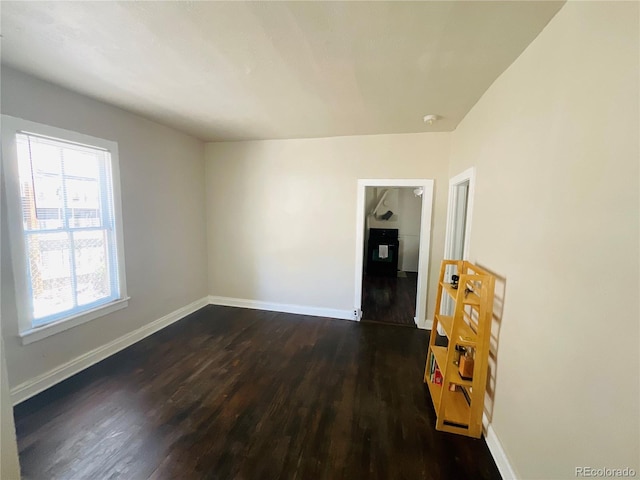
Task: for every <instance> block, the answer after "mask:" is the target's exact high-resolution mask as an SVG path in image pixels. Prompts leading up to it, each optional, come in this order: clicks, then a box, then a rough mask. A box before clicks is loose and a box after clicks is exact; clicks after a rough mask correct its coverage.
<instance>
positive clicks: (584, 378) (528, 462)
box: [450, 1, 640, 480]
mask: <svg viewBox="0 0 640 480" xmlns="http://www.w3.org/2000/svg"><path fill="white" fill-rule="evenodd" d="M638 7H639V4H638V3H637V2H572V1H570V2H568V3H567V4H566V5H565V6H564V7H563V8H562V10H561V11H560V12H559V13H558V14H557V16H556V17H555V18H554V19H553V20H551V22H550V23H549V25H548V26H547V27H546V29H545V30H544V31H543V32H542V33H541V34H540V35H539V37H538V38H537V39H536V40H535V41H534V42H533V43H532V44H531V45H530V46H529V47H528V48H527V49H526V50H525V52H524V53H523V54H522V55H521V56H520V58H518V59H517V60H516V61H515V62H514V63H513V65H512V66H511V67H510V68H509V69H508V70H507V71H506V72H505V73H504V74H503V75H502V76H501V77H500V78H499V79H498V80H497V81H496V82H495V83H494V84H493V85H492V86H491V88H489V90H488V91H487V92H486V93H485V94H484V96H483V97H482V99H481V100H480V101H479V102H478V103H477V104H476V106H475V107H474V108H473V109H472V110H471V112H470V113H469V114H468V115H467V117H466V118H465V119H464V121H463V122H462V123H461V124H460V126H459V127H458V129H457V130H456V132H455V133H454V135H453V141H452V152H451V167H450V174H451V175H454V174H457V173H459V172H461V171H463V170H464V169H466V168H467V167H470V166H476V167H477V184H476V195H475V205H474V213H473V215H474V218H473V226H472V231H471V260H473V261H476V262H478V263H479V264H481V265H483V266H485V267H487V268H489V269H490V270H493V271H494V272H495V273H496V274H498V275H499V276H500V277H501V279H499V282H498V284H499V291H498V298H497V304H496V307H497V308H496V313H497V315H498V317H499V318H500V319H501V324H500V330H499V337H498V341H499V348H498V357H497V369H496V370H495V371H494V372H492V376H493V378H494V381H495V384H494V385H492V389H495V392H494V394H493V397H494V402H493V404H491V403H490V404H489V409H490V410H489V412H488V414H489V417H490V418H491V420H492V423H493V428H494V430H495V432H496V433H497V435H498V437H499V439H500V441H501V443H502V445H503V447H504V449H505V451H506V454H507V456H508V458H509V459H510V461H511V463H512V466H513V467H514V469H515V471H516V473H517V475H518V477H519V478H523V479H554V480H557V479H568V478H575V467H577V466H591V467H625V466H629V467H631V468H634V469H635V470H636V472H638V471H640V465H639V462H638V452H640V445H639V442H638V427H639V422H640V419H639V415H638V414H639V412H638V404H639V388H638V378H639V377H640V372H639V357H638V338H639V331H638V318H639V316H640V312H639V306H638V291H639V280H638V265H639V258H638V240H639V234H638V223H639V217H640V215H639V210H638V205H639V184H638V183H639V182H638V176H639V162H638V159H639V138H638V137H639V131H640V124H639V120H638V106H639V96H638V85H639V74H638V70H639V65H638V62H639V46H638V44H639V42H638V38H639V31H638V18H639V12H638Z"/></svg>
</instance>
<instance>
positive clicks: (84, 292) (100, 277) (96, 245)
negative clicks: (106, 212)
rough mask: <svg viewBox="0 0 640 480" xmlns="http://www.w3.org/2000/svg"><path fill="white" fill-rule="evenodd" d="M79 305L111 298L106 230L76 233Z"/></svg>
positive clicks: (74, 235) (74, 236) (74, 238)
mask: <svg viewBox="0 0 640 480" xmlns="http://www.w3.org/2000/svg"><path fill="white" fill-rule="evenodd" d="M73 242H74V247H75V263H76V280H77V286H76V288H77V292H78V305H86V304H88V303H93V302H96V301H98V300H100V299H103V298H108V297H110V296H111V282H110V276H109V275H110V272H109V267H108V265H109V262H108V255H107V248H106V245H107V239H106V232H105V231H104V230H98V231H90V232H74V233H73Z"/></svg>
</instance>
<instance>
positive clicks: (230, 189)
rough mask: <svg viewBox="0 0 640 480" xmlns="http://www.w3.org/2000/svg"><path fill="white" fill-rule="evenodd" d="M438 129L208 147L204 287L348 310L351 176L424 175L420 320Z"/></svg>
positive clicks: (442, 165) (440, 160) (435, 229)
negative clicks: (427, 192) (427, 201)
mask: <svg viewBox="0 0 640 480" xmlns="http://www.w3.org/2000/svg"><path fill="white" fill-rule="evenodd" d="M449 139H450V134H448V133H427V134H406V135H371V136H356V137H335V138H321V139H303V140H269V141H256V142H229V143H210V144H207V146H206V158H207V208H208V223H207V226H208V242H209V292H210V293H211V294H212V295H219V296H224V297H232V298H241V299H249V300H259V301H265V302H272V303H284V304H294V305H304V306H311V307H322V308H333V309H341V310H351V309H353V301H354V284H355V278H354V271H355V223H356V193H357V179H359V178H433V179H435V185H436V186H435V201H434V215H433V222H432V223H433V225H432V237H431V240H432V242H431V268H430V276H431V279H430V282H429V298H428V311H427V318H432V317H433V304H434V295H435V281H436V277H437V271H438V268H439V264H440V260H441V259H442V252H443V238H444V222H445V217H446V214H445V211H446V202H447V198H446V196H447V191H446V184H447V175H448V168H447V165H448V157H449Z"/></svg>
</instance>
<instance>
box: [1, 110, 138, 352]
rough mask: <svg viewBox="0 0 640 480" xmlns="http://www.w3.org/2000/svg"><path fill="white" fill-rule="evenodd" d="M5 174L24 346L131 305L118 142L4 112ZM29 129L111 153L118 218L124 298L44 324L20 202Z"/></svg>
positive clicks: (120, 274)
mask: <svg viewBox="0 0 640 480" xmlns="http://www.w3.org/2000/svg"><path fill="white" fill-rule="evenodd" d="M1 126H2V128H1V130H2V173H3V176H4V185H5V188H6V201H7V223H8V227H9V242H10V247H11V259H12V266H13V278H14V288H15V297H16V310H17V314H18V335H19V336H20V338H21V340H22V343H23V344H24V345H26V344H28V343H32V342H35V341H38V340H41V339H43V338H46V337H49V336H51V335H55V334H56V333H59V332H62V331H64V330H67V329H69V328H72V327H75V326H77V325H81V324H83V323H86V322H89V321H91V320H94V319H96V318H99V317H102V316H104V315H107V314H109V313H112V312H115V311H117V310H120V309H123V308H125V307H127V306H128V303H129V302H128V301H129V297H128V296H127V282H126V278H125V260H124V239H123V234H122V232H123V228H122V202H121V199H120V168H119V161H118V144H117V143H116V142H114V141H111V140H105V139H102V138H97V137H92V136H90V135H85V134H82V133H78V132H73V131H70V130H64V129H62V128H57V127H52V126H49V125H43V124H40V123H36V122H31V121H29V120H23V119H21V118H16V117H11V116H8V115H2V125H1ZM20 132H29V133H33V134H37V135H41V136H45V137H51V138H54V139H60V140H63V141H67V142H72V143H78V144H83V145H88V146H93V147H98V148H103V149H105V150H107V151H108V152H109V153H110V154H111V177H112V182H113V185H112V188H113V208H114V210H113V214H114V220H115V242H116V257H117V258H116V263H117V269H118V285H119V290H120V297H119V298H117V299H115V300H113V301H111V302H109V303H105V304H103V305H99V306H97V307H95V308H92V309H90V310H86V311H84V312H81V313H73V314H70V315H69V316H67V317H63V318H60V319H58V320H55V321H52V322H49V323H46V324H44V325H40V326H34V325H33V314H32V309H31V299H30V293H29V292H30V286H29V281H30V280H29V276H28V274H27V268H28V264H27V257H26V251H25V242H24V238H25V237H24V229H23V222H22V205H21V201H20V181H19V172H18V151H17V144H16V134H18V133H20Z"/></svg>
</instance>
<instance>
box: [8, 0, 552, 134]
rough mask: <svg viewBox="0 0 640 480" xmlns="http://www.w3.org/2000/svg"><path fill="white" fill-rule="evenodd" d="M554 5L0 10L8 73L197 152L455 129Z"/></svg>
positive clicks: (60, 5)
mask: <svg viewBox="0 0 640 480" xmlns="http://www.w3.org/2000/svg"><path fill="white" fill-rule="evenodd" d="M562 4H563V2H551V1H540V2H529V1H521V2H518V1H504V2H500V1H498V2H483V1H471V2H454V1H445V2H435V1H433V2H432V1H428V2H255V3H254V2H192V1H182V2H8V1H2V3H1V8H2V10H1V14H2V36H3V38H2V62H3V63H4V64H6V65H10V66H12V67H14V68H16V69H18V70H22V71H24V72H27V73H30V74H33V75H35V76H37V77H41V78H43V79H46V80H48V81H51V82H53V83H56V84H59V85H62V86H64V87H67V88H69V89H72V90H75V91H78V92H81V93H84V94H86V95H89V96H92V97H95V98H98V99H100V100H103V101H106V102H109V103H112V104H115V105H118V106H120V107H122V108H125V109H127V110H129V111H133V112H136V113H139V114H141V115H144V116H146V117H149V118H152V119H154V120H157V121H158V122H161V123H164V124H167V125H170V126H173V127H175V128H177V129H179V130H182V131H184V132H188V133H191V134H192V135H194V136H196V137H198V138H200V139H202V140H210V141H218V140H245V139H265V138H302V137H328V136H339V135H357V134H377V133H408V132H424V131H450V130H453V129H455V128H456V126H457V125H458V123H459V122H460V121H461V120H462V118H464V116H465V114H466V113H467V112H468V111H469V110H470V109H471V107H472V106H473V105H474V104H475V102H476V101H477V100H478V99H479V98H480V96H481V95H482V94H483V93H484V91H485V90H486V89H487V88H488V87H489V85H491V83H492V82H493V81H494V80H495V79H496V78H497V77H498V76H499V75H500V74H501V73H502V72H503V71H504V70H505V69H506V68H507V67H508V66H509V65H510V64H511V63H512V62H513V61H514V60H515V59H516V58H517V56H518V55H519V54H520V53H521V52H522V51H523V50H524V49H525V48H526V46H527V45H528V44H529V43H530V42H531V41H532V40H533V39H534V38H535V37H536V36H537V35H538V33H539V32H540V30H542V28H543V27H544V26H545V25H546V24H547V23H548V22H549V20H550V19H551V17H553V15H554V14H555V13H556V12H557V11H558V10H559V8H560V7H561V6H562ZM427 113H435V114H438V115H439V116H441V117H442V120H441V121H439V122H437V123H436V124H434V125H433V126H431V127H428V126H427V125H425V124H424V123H423V122H422V117H423V116H424V115H425V114H427Z"/></svg>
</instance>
